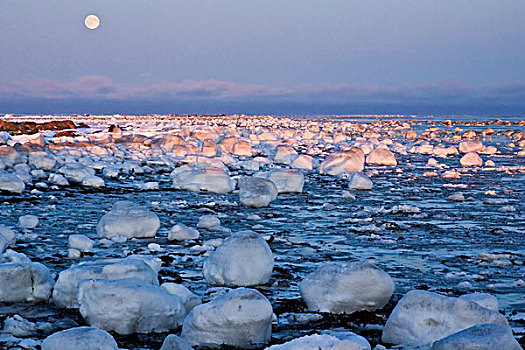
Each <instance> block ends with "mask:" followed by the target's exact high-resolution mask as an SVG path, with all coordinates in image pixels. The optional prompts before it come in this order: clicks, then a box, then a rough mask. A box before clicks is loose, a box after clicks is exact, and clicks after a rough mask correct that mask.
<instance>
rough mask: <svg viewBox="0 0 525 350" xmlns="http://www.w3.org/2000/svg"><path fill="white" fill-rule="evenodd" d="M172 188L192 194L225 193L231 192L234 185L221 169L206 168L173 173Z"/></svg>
mask: <svg viewBox="0 0 525 350" xmlns="http://www.w3.org/2000/svg"><path fill="white" fill-rule="evenodd" d="M173 187H175V188H180V189H182V190H186V191H192V192H198V191H206V192H212V193H227V192H231V191H233V188H234V183H233V181H232V180H231V179H230V176H229V175H228V174H227V173H226V172H225V171H224V170H223V169H220V168H215V167H208V168H204V169H199V168H195V169H188V170H184V171H180V172H177V173H175V174H174V175H173Z"/></svg>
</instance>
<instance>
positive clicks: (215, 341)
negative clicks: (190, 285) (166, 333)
mask: <svg viewBox="0 0 525 350" xmlns="http://www.w3.org/2000/svg"><path fill="white" fill-rule="evenodd" d="M272 315H273V310H272V305H271V304H270V302H269V301H268V299H266V297H265V296H264V295H262V294H261V293H259V292H258V291H256V290H253V289H246V288H239V289H234V290H232V291H230V292H228V293H226V294H224V295H222V296H220V297H218V298H216V299H213V300H212V301H210V302H209V303H206V304H203V305H200V306H197V307H195V308H194V309H193V310H192V311H191V312H190V314H189V315H188V316H187V317H186V319H185V320H184V323H183V325H182V333H181V337H182V338H183V339H184V340H186V341H187V342H188V343H189V344H190V345H197V346H212V347H217V346H220V345H223V344H224V345H230V346H235V347H240V348H247V347H253V346H254V345H258V344H259V345H260V344H265V343H267V342H268V341H269V340H270V337H271V333H272Z"/></svg>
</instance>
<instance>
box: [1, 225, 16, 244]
mask: <svg viewBox="0 0 525 350" xmlns="http://www.w3.org/2000/svg"><path fill="white" fill-rule="evenodd" d="M0 235H2V236H4V238H5V239H6V241H7V245H13V244H15V242H16V234H15V233H14V231H13V230H12V229H10V228H9V227H6V226H2V225H0Z"/></svg>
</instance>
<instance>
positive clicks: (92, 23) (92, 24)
mask: <svg viewBox="0 0 525 350" xmlns="http://www.w3.org/2000/svg"><path fill="white" fill-rule="evenodd" d="M84 24H85V25H86V27H87V28H88V29H97V28H98V26H99V25H100V19H99V18H98V17H97V16H95V15H89V16H87V17H86V19H85V20H84Z"/></svg>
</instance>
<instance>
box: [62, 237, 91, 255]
mask: <svg viewBox="0 0 525 350" xmlns="http://www.w3.org/2000/svg"><path fill="white" fill-rule="evenodd" d="M68 243H69V248H72V249H77V250H79V251H81V252H92V251H93V245H94V244H95V242H94V241H93V240H91V239H89V238H88V237H86V236H84V235H70V236H69V238H68Z"/></svg>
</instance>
